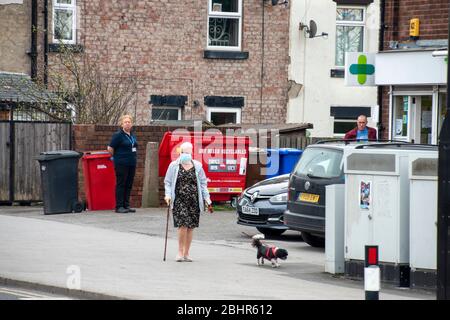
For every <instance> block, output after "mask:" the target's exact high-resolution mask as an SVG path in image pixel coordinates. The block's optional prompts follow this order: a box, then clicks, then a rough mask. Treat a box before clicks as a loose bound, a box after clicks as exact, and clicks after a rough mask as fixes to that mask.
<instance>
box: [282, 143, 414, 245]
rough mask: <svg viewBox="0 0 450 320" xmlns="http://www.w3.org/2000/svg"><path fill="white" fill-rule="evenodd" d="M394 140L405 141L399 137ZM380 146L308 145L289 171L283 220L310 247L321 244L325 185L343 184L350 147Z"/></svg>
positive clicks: (352, 144)
mask: <svg viewBox="0 0 450 320" xmlns="http://www.w3.org/2000/svg"><path fill="white" fill-rule="evenodd" d="M398 143H402V144H408V143H407V142H402V141H399V142H398ZM373 145H376V146H377V147H383V145H386V146H388V145H389V143H385V142H373V141H372V142H355V141H352V142H350V141H343V140H338V141H332V142H322V143H320V142H319V143H317V144H313V145H309V146H308V147H306V149H305V150H304V151H303V155H302V157H301V158H300V160H299V161H298V163H297V165H296V166H295V168H294V170H293V171H292V173H291V176H290V179H289V183H288V188H289V192H288V201H287V209H286V211H285V212H284V215H283V216H284V223H285V224H286V226H287V227H289V229H292V230H297V231H300V232H301V233H302V237H303V240H304V241H305V242H306V243H307V244H309V245H310V246H313V247H324V246H325V187H326V186H327V185H331V184H344V183H345V178H344V157H345V155H346V153H347V152H348V151H349V150H350V149H354V148H362V147H364V146H373Z"/></svg>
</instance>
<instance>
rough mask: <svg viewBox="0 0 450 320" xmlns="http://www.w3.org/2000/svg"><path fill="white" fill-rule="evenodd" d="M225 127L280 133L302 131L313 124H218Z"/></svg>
mask: <svg viewBox="0 0 450 320" xmlns="http://www.w3.org/2000/svg"><path fill="white" fill-rule="evenodd" d="M218 127H219V128H220V127H225V128H236V129H239V128H242V129H257V130H259V129H267V130H270V129H277V130H278V131H279V132H280V133H286V132H291V131H302V130H306V129H311V128H312V127H313V125H312V124H311V123H268V124H255V123H237V124H222V125H219V126H218Z"/></svg>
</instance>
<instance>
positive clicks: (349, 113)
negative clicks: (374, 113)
mask: <svg viewBox="0 0 450 320" xmlns="http://www.w3.org/2000/svg"><path fill="white" fill-rule="evenodd" d="M360 115H365V116H366V117H367V118H368V119H369V118H370V116H371V107H359V106H354V107H342V106H331V108H330V116H331V117H333V118H334V120H333V134H334V136H337V137H341V136H344V135H345V134H346V133H347V132H348V131H350V130H352V129H354V128H355V127H356V121H357V119H358V117H359V116H360Z"/></svg>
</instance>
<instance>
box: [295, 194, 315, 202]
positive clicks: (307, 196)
mask: <svg viewBox="0 0 450 320" xmlns="http://www.w3.org/2000/svg"><path fill="white" fill-rule="evenodd" d="M298 200H300V201H304V202H312V203H317V202H319V195H318V194H311V193H304V192H302V193H300V196H299V197H298Z"/></svg>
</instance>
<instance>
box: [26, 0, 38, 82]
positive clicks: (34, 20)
mask: <svg viewBox="0 0 450 320" xmlns="http://www.w3.org/2000/svg"><path fill="white" fill-rule="evenodd" d="M37 27H38V3H37V0H32V1H31V51H30V52H29V53H28V54H29V55H30V58H31V79H33V80H36V78H37Z"/></svg>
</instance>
